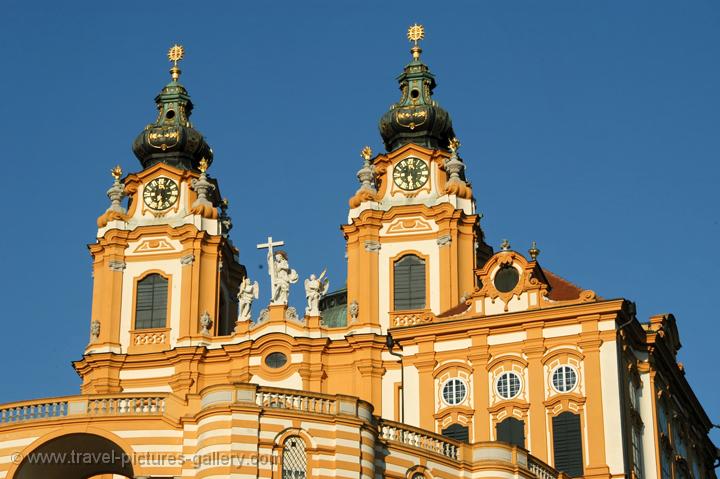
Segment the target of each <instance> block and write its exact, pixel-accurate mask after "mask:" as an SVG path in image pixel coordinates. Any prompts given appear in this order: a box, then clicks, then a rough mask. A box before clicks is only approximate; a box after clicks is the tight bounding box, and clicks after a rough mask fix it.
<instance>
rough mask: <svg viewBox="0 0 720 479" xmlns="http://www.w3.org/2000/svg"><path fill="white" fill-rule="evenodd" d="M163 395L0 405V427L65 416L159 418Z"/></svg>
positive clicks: (54, 400) (52, 400)
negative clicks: (156, 416)
mask: <svg viewBox="0 0 720 479" xmlns="http://www.w3.org/2000/svg"><path fill="white" fill-rule="evenodd" d="M165 402H166V395H160V394H155V395H148V396H145V395H137V394H118V395H83V396H69V397H64V398H57V399H49V400H48V399H44V400H37V401H23V402H20V403H12V404H4V405H0V427H2V426H3V425H6V424H10V423H18V422H24V421H37V420H52V419H60V418H66V417H68V416H134V415H162V414H163V413H164V412H165Z"/></svg>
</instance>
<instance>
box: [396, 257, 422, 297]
mask: <svg viewBox="0 0 720 479" xmlns="http://www.w3.org/2000/svg"><path fill="white" fill-rule="evenodd" d="M393 291H394V296H395V298H394V304H395V310H396V311H403V310H408V309H424V308H425V261H424V260H423V259H421V258H418V257H417V256H415V255H412V254H411V255H407V256H403V257H402V258H400V259H399V260H398V261H396V262H395V271H394V283H393Z"/></svg>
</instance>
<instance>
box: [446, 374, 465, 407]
mask: <svg viewBox="0 0 720 479" xmlns="http://www.w3.org/2000/svg"><path fill="white" fill-rule="evenodd" d="M454 381H455V382H457V383H459V384H461V385H462V387H463V396H462V399H460V400H459V401H457V402H455V403H451V402H450V401H448V400H447V399H446V398H445V388H446V387H447V386H448V385H449V384H450V383H451V382H454ZM469 390H470V388H469V385H468V384H467V382H466V381H465V380H464V379H462V378H460V377H457V376H456V377H452V378H449V379H447V380H445V381H444V382H443V383H442V386H441V387H440V399H441V400H442V402H443V403H444V404H445V405H447V406H450V407H454V406H459V405H460V404H462V403H463V402H465V400H466V399H467V397H468V391H469ZM453 392H455V390H454V389H453Z"/></svg>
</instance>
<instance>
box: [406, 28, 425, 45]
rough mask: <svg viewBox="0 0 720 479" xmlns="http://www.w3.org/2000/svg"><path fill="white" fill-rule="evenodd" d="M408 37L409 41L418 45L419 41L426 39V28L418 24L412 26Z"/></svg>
mask: <svg viewBox="0 0 720 479" xmlns="http://www.w3.org/2000/svg"><path fill="white" fill-rule="evenodd" d="M407 37H408V40H410V41H411V42H413V43H415V45H417V44H418V41H420V40H422V39H423V38H425V27H423V26H422V25H419V24H417V23H416V24H414V25H412V26H411V27H410V28H408V32H407Z"/></svg>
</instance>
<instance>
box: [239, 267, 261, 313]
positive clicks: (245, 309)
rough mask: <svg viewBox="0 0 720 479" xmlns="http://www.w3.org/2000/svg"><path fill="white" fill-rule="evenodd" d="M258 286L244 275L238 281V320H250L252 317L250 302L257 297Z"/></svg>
mask: <svg viewBox="0 0 720 479" xmlns="http://www.w3.org/2000/svg"><path fill="white" fill-rule="evenodd" d="M259 292H260V287H259V286H258V282H257V281H255V282H254V283H251V282H250V278H248V277H245V279H243V281H242V283H240V289H239V290H238V294H237V297H238V302H239V307H238V321H250V320H251V319H252V309H251V308H252V303H253V301H255V300H256V299H258V297H259Z"/></svg>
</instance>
